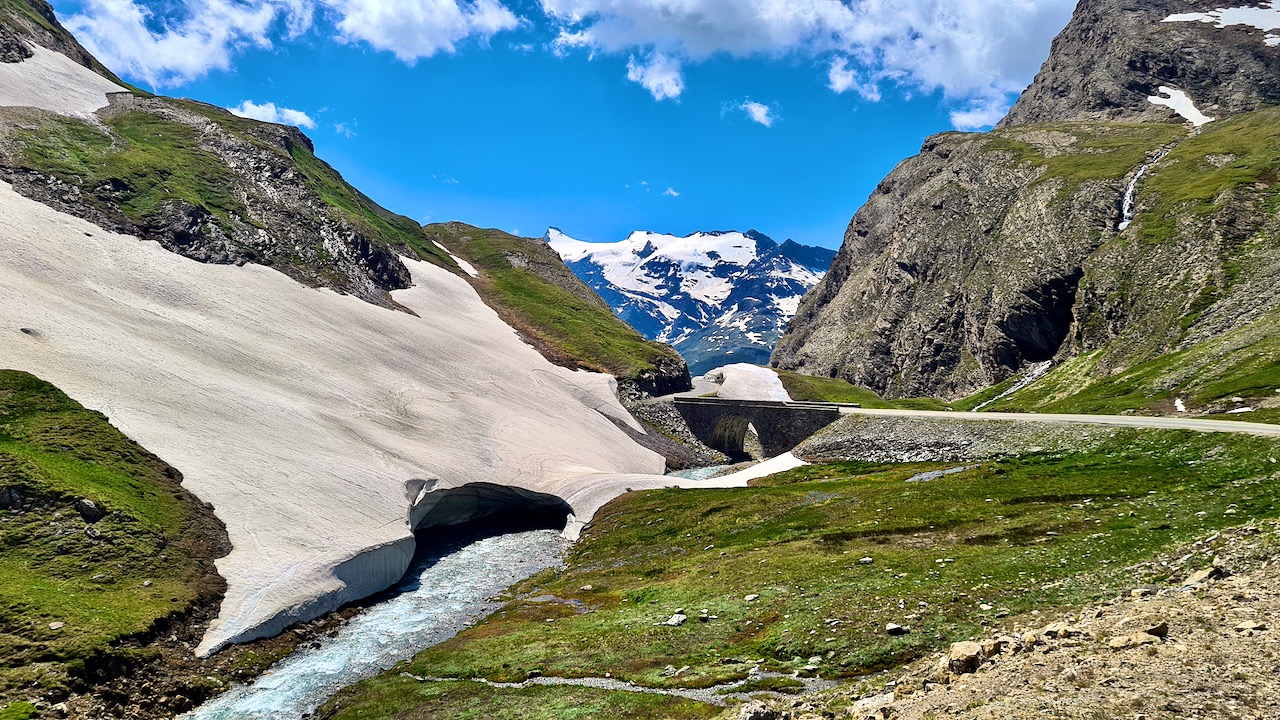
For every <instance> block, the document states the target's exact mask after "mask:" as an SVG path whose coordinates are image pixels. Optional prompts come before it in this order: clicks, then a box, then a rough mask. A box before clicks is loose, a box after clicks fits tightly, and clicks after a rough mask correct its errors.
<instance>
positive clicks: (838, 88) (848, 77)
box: [827, 57, 880, 102]
mask: <svg viewBox="0 0 1280 720" xmlns="http://www.w3.org/2000/svg"><path fill="white" fill-rule="evenodd" d="M827 87H829V88H831V90H832V92H835V93H843V92H849V91H850V90H852V91H854V92H856V93H858V94H859V95H861V96H862V97H863V98H865V99H866V100H870V101H871V102H880V86H878V85H876V84H875V83H874V82H868V81H867V80H864V79H863V78H862V76H861V75H859V74H858V71H857V70H854V69H853V68H851V67H849V58H844V57H838V58H836V59H835V60H832V61H831V68H830V69H829V70H828V71H827Z"/></svg>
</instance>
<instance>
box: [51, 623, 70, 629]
mask: <svg viewBox="0 0 1280 720" xmlns="http://www.w3.org/2000/svg"><path fill="white" fill-rule="evenodd" d="M66 626H67V624H66V623H64V622H51V623H49V629H50V630H61V629H62V628H64V627H66Z"/></svg>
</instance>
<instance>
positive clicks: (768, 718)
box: [738, 700, 785, 720]
mask: <svg viewBox="0 0 1280 720" xmlns="http://www.w3.org/2000/svg"><path fill="white" fill-rule="evenodd" d="M738 720H785V716H784V715H783V714H782V713H781V712H778V711H777V710H774V709H773V708H771V707H769V706H768V705H766V704H764V703H763V702H761V701H759V700H752V701H751V702H749V703H747V704H746V705H743V706H742V707H741V708H740V709H739V710H738Z"/></svg>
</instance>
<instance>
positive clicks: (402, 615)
mask: <svg viewBox="0 0 1280 720" xmlns="http://www.w3.org/2000/svg"><path fill="white" fill-rule="evenodd" d="M562 543H563V541H562V540H561V539H560V536H559V533H556V532H554V531H550V530H537V531H533V532H522V533H516V534H512V535H501V536H498V537H491V538H486V539H483V540H479V541H477V542H472V543H470V544H466V545H451V546H448V547H445V548H442V550H443V552H441V553H437V554H433V555H430V556H428V557H425V558H423V559H422V560H420V561H419V562H418V563H416V564H415V565H414V567H413V568H411V569H410V573H409V576H408V577H407V578H406V581H405V582H402V583H400V585H398V586H397V587H396V591H398V592H399V593H400V594H398V595H396V596H395V597H393V598H391V599H389V600H386V601H385V602H382V603H379V604H377V605H374V606H373V607H371V608H369V609H368V610H365V611H364V612H363V613H361V614H360V615H357V616H356V617H354V618H352V619H351V621H350V622H349V623H347V624H346V625H344V626H343V627H342V629H341V630H339V631H338V633H337V635H335V636H334V637H329V638H324V639H322V640H320V647H318V648H315V649H302V650H299V651H298V652H296V653H294V654H293V655H290V656H289V657H288V658H286V659H284V660H282V661H281V662H279V663H277V664H275V665H273V666H272V667H271V669H270V671H268V673H267V674H266V675H263V676H262V677H260V678H258V679H257V680H256V681H254V682H253V684H251V685H241V686H237V687H234V688H232V689H231V690H228V691H227V692H226V693H224V694H222V695H220V696H218V697H217V698H215V699H214V700H211V701H209V702H208V703H205V704H204V705H202V706H201V707H200V708H199V709H197V710H195V711H193V712H191V713H188V714H186V715H183V716H182V717H183V718H184V719H185V720H286V719H290V718H301V717H303V716H304V715H306V714H307V713H310V712H314V711H315V710H316V709H317V708H319V707H320V705H322V704H323V703H324V701H325V700H327V699H328V698H329V697H330V696H332V695H333V694H334V693H336V692H337V691H338V690H340V689H342V688H344V687H347V686H349V685H353V684H355V683H357V682H359V681H361V680H364V679H366V678H369V677H372V676H374V675H376V674H377V673H379V672H382V671H383V670H387V669H389V668H391V667H392V666H394V665H395V664H396V663H397V662H400V661H401V660H407V659H409V658H411V657H413V656H414V655H415V654H417V653H418V652H419V651H420V650H422V649H423V648H426V647H430V646H431V645H435V644H437V643H440V642H443V641H445V640H447V639H449V638H450V637H453V636H454V635H456V634H457V633H458V632H460V631H461V630H462V629H463V628H465V627H466V626H468V625H470V624H471V623H472V622H475V621H476V620H478V619H479V618H480V617H481V616H483V615H485V614H487V613H489V612H491V611H492V610H493V609H494V608H496V607H497V606H498V605H499V603H497V602H495V601H493V600H491V599H490V598H492V597H493V596H494V595H497V594H498V593H500V592H502V591H503V590H505V589H506V588H507V587H509V586H511V585H514V584H515V583H517V582H519V581H521V580H523V579H525V578H527V577H529V576H531V575H533V574H534V573H536V572H538V571H539V570H543V569H545V568H549V567H554V566H555V565H557V564H559V552H558V551H559V548H560V546H561V544H562Z"/></svg>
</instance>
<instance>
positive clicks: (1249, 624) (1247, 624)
mask: <svg viewBox="0 0 1280 720" xmlns="http://www.w3.org/2000/svg"><path fill="white" fill-rule="evenodd" d="M1266 629H1267V624H1266V623H1264V622H1258V621H1257V620H1245V621H1244V622H1242V623H1240V624H1239V625H1236V626H1235V631H1236V632H1238V633H1248V632H1262V631H1263V630H1266Z"/></svg>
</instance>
